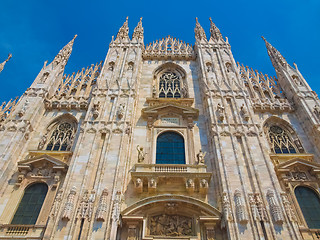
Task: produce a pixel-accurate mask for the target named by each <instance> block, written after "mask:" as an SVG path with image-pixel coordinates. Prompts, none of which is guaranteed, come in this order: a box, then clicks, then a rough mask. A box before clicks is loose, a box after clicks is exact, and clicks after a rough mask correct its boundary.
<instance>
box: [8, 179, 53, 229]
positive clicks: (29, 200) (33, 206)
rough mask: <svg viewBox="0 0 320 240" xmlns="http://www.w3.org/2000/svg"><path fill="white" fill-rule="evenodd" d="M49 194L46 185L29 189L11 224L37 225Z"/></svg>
mask: <svg viewBox="0 0 320 240" xmlns="http://www.w3.org/2000/svg"><path fill="white" fill-rule="evenodd" d="M47 192H48V186H47V184H45V183H36V184H33V185H31V186H29V187H27V188H26V190H25V192H24V195H23V197H22V199H21V202H20V204H19V207H18V209H17V211H16V213H15V215H14V217H13V219H12V221H11V224H24V225H34V224H36V222H37V219H38V216H39V213H40V210H41V208H42V205H43V202H44V199H45V198H46V195H47Z"/></svg>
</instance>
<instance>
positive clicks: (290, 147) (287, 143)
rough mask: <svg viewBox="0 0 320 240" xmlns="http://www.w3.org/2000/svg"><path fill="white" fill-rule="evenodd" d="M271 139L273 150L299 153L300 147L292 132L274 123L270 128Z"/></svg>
mask: <svg viewBox="0 0 320 240" xmlns="http://www.w3.org/2000/svg"><path fill="white" fill-rule="evenodd" d="M268 135H269V141H270V144H271V148H272V150H273V152H275V153H277V154H279V153H297V152H299V148H298V146H297V145H296V143H295V142H294V140H293V138H292V136H291V134H290V132H288V131H287V130H285V129H284V128H281V127H280V126H277V125H272V126H270V127H269V130H268Z"/></svg>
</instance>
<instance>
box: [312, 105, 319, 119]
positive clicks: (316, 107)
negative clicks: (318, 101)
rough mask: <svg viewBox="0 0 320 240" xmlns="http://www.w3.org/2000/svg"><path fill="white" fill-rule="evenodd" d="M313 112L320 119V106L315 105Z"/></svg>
mask: <svg viewBox="0 0 320 240" xmlns="http://www.w3.org/2000/svg"><path fill="white" fill-rule="evenodd" d="M313 112H314V114H315V115H316V116H317V118H318V120H320V108H319V106H317V105H315V106H314V108H313Z"/></svg>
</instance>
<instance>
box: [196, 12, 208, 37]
mask: <svg viewBox="0 0 320 240" xmlns="http://www.w3.org/2000/svg"><path fill="white" fill-rule="evenodd" d="M194 33H195V37H196V40H199V41H201V40H207V37H206V33H205V32H204V30H203V28H202V27H201V25H200V23H199V22H198V18H197V17H196V27H195V28H194Z"/></svg>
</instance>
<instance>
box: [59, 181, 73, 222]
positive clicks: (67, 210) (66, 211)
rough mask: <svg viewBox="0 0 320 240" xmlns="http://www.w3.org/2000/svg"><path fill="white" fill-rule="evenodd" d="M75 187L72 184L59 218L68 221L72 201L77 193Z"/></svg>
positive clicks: (71, 209) (70, 214)
mask: <svg viewBox="0 0 320 240" xmlns="http://www.w3.org/2000/svg"><path fill="white" fill-rule="evenodd" d="M76 191H77V188H76V187H75V186H73V187H72V188H71V190H70V192H69V194H68V197H67V201H66V203H65V205H64V208H63V211H62V214H61V219H62V220H66V221H69V220H70V219H71V216H72V212H73V208H74V201H75V196H76V194H77V192H76Z"/></svg>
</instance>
